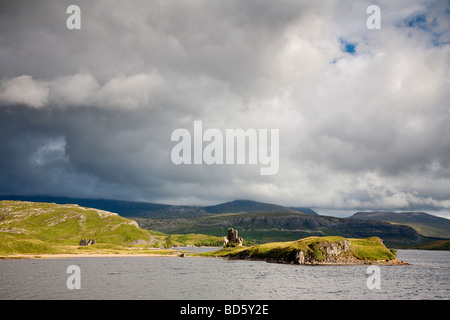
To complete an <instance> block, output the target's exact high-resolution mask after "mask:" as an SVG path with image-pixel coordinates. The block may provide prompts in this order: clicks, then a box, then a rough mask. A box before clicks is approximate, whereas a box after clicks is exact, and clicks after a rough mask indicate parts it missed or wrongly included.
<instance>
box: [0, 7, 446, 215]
mask: <svg viewBox="0 0 450 320" xmlns="http://www.w3.org/2000/svg"><path fill="white" fill-rule="evenodd" d="M69 5H78V6H79V8H80V21H81V22H80V27H81V28H80V29H69V28H68V27H67V20H68V19H70V18H71V16H72V15H71V12H70V13H66V9H67V7H68V6H69ZM370 5H377V6H378V7H379V8H380V29H369V28H368V27H367V23H366V22H367V20H368V19H369V17H371V13H367V8H368V7H369V6H370ZM0 30H1V31H0V61H1V63H0V150H1V154H0V195H53V196H65V197H88V198H105V199H121V200H133V201H150V202H159V203H170V204H194V205H209V204H217V203H221V202H226V201H231V200H234V199H252V200H256V201H263V202H270V203H276V204H281V205H287V206H303V207H313V208H319V209H320V210H324V211H327V212H331V211H333V210H334V211H336V212H337V211H341V212H342V211H345V212H354V211H355V210H428V211H430V210H431V211H434V212H441V215H443V216H447V217H450V214H448V213H447V212H450V126H449V123H450V103H449V101H450V68H449V65H450V2H449V1H442V0H438V1H432V0H414V1H410V0H399V1H391V0H386V1H375V0H370V1H364V0H363V1H359V0H358V1H356V0H355V1H351V0H349V1H337V0H324V1H299V0H280V1H256V0H227V1H224V0H219V1H210V0H208V1H206V0H171V1H163V0H161V1H153V0H150V1H141V0H131V1H130V0H127V1H125V0H108V1H103V0H98V1H77V0H71V1H57V0H46V1H31V0H29V1H23V0H18V1H2V2H1V3H0ZM194 121H201V122H202V126H203V129H204V130H207V129H209V128H210V129H216V130H218V131H220V132H223V133H225V131H226V130H227V129H237V128H241V129H244V130H247V129H252V130H253V129H254V130H261V129H267V130H271V129H278V130H279V143H278V149H279V150H278V152H279V169H278V171H277V172H276V174H273V175H261V174H260V168H261V165H259V164H257V165H255V164H248V163H247V164H212V165H208V164H205V163H203V164H196V165H194V164H191V165H188V164H181V165H176V164H174V162H173V161H172V159H171V151H172V149H173V148H174V146H175V145H176V144H177V142H174V141H172V140H171V135H172V132H174V130H176V129H178V128H184V129H186V130H187V131H189V132H191V133H194ZM193 143H194V142H193ZM201 143H202V142H201ZM206 144H207V142H203V144H202V146H203V147H204V146H205V145H206ZM320 210H318V211H319V212H320Z"/></svg>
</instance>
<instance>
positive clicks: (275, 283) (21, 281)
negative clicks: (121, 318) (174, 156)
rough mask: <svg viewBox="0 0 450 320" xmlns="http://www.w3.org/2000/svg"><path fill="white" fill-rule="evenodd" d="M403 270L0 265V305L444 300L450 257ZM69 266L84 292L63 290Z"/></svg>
mask: <svg viewBox="0 0 450 320" xmlns="http://www.w3.org/2000/svg"><path fill="white" fill-rule="evenodd" d="M398 258H399V259H400V260H403V261H406V262H409V263H411V265H408V266H380V271H381V274H380V276H381V284H380V287H381V288H380V289H372V290H370V289H368V287H367V285H366V281H367V278H368V277H369V275H368V274H366V271H367V266H364V265H361V266H298V265H286V264H273V263H266V262H261V261H239V260H233V261H231V260H222V259H217V258H179V257H110V258H108V257H103V258H70V259H35V260H3V261H0V299H171V300H178V299H271V300H277V299H283V300H287V299H289V300H293V299H449V298H450V252H445V251H424V250H420V251H419V250H398ZM69 265H77V266H79V267H80V283H81V289H72V290H70V289H68V288H67V284H66V282H67V279H68V277H69V276H70V274H67V273H66V270H67V267H68V266H69Z"/></svg>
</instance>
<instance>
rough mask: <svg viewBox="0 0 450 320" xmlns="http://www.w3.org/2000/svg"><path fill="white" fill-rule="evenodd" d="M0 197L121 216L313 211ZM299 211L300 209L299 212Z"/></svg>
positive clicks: (242, 204) (250, 204)
mask: <svg viewBox="0 0 450 320" xmlns="http://www.w3.org/2000/svg"><path fill="white" fill-rule="evenodd" d="M0 200H16V201H33V202H48V203H56V204H78V205H80V206H83V207H89V208H97V209H101V210H106V211H110V212H115V213H118V214H119V215H121V216H122V217H133V218H147V219H173V218H189V217H199V216H205V215H208V214H220V213H243V212H246V213H252V212H290V213H300V212H301V213H304V214H317V213H316V212H314V211H313V210H312V209H309V208H298V209H302V210H297V208H289V207H284V206H280V205H276V204H271V203H263V202H256V201H251V200H234V201H231V202H226V203H222V204H218V205H214V206H206V207H202V206H188V205H170V204H160V203H152V202H136V201H122V200H106V199H85V198H65V197H51V196H0ZM299 211H300V212H299Z"/></svg>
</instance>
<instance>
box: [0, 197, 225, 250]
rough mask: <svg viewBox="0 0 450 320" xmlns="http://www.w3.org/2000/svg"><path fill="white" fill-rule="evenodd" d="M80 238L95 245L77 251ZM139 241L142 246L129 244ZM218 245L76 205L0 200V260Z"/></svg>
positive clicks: (219, 240)
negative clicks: (3, 258)
mask: <svg viewBox="0 0 450 320" xmlns="http://www.w3.org/2000/svg"><path fill="white" fill-rule="evenodd" d="M80 239H87V240H88V239H95V241H96V244H95V245H92V246H87V247H80V246H79V242H80ZM138 239H140V240H144V242H145V244H139V245H133V244H132V243H133V241H134V240H138ZM222 241H223V240H222V238H221V237H215V236H210V235H204V234H187V235H185V234H181V235H177V234H174V235H170V234H164V233H161V232H157V231H150V230H145V229H141V228H140V227H138V225H137V223H136V222H135V221H134V220H130V219H125V218H123V217H121V216H119V215H117V214H113V213H108V212H106V211H101V210H96V209H91V208H83V207H80V206H77V205H57V204H51V203H36V202H22V201H0V256H2V255H3V256H7V255H19V254H27V255H28V254H35V255H37V254H63V253H73V254H76V253H119V252H120V253H125V252H126V253H158V252H157V251H155V248H160V247H166V248H170V247H171V246H172V245H173V246H181V245H193V246H221V245H222ZM159 252H168V250H162V251H159ZM172 252H173V251H172Z"/></svg>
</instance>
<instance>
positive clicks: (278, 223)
mask: <svg viewBox="0 0 450 320" xmlns="http://www.w3.org/2000/svg"><path fill="white" fill-rule="evenodd" d="M136 221H137V222H138V224H139V225H140V227H141V228H145V229H150V230H156V231H160V232H164V233H175V234H188V233H201V234H210V235H214V236H224V235H226V234H227V230H228V228H230V227H232V228H234V229H237V230H238V231H239V235H240V236H242V237H243V238H244V240H248V241H254V242H258V243H266V242H278V241H293V240H297V239H301V238H305V237H309V236H342V237H346V238H368V237H379V238H381V239H383V241H384V243H385V244H386V245H388V246H390V247H396V248H406V247H409V246H411V245H417V244H421V243H424V242H427V241H428V242H429V241H431V240H434V239H428V238H427V237H424V236H422V235H420V234H419V233H418V232H417V231H416V230H414V229H413V228H411V227H409V226H404V225H395V224H391V223H388V222H382V221H370V220H359V219H347V218H337V217H327V216H320V215H306V214H299V213H298V212H254V213H232V214H230V213H224V214H210V215H207V216H202V217H192V218H189V219H184V218H178V219H140V218H137V219H136Z"/></svg>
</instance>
